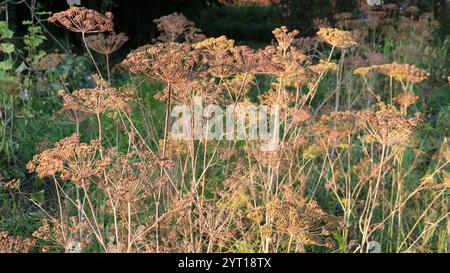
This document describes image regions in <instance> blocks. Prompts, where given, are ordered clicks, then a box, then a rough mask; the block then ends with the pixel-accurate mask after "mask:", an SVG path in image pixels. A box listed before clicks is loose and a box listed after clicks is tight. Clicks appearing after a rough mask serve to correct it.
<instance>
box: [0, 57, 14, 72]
mask: <svg viewBox="0 0 450 273" xmlns="http://www.w3.org/2000/svg"><path fill="white" fill-rule="evenodd" d="M13 66H14V61H13V60H12V59H11V58H9V59H8V60H6V61H3V62H0V71H2V70H3V71H6V70H11V69H12V68H13Z"/></svg>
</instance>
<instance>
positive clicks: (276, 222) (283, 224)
mask: <svg viewBox="0 0 450 273" xmlns="http://www.w3.org/2000/svg"><path fill="white" fill-rule="evenodd" d="M281 200H283V201H280V200H273V201H270V202H269V203H267V205H266V213H267V214H268V216H269V218H270V219H273V223H271V227H272V228H273V229H274V230H275V231H279V232H282V233H283V234H285V235H287V236H292V237H294V238H295V240H296V241H297V242H298V243H301V244H309V245H321V246H327V247H332V245H330V244H328V243H326V241H325V240H324V238H326V237H327V236H330V234H331V233H332V231H333V230H337V229H339V228H340V227H341V224H340V223H339V221H338V220H337V219H336V218H335V217H333V216H331V215H328V214H327V213H326V212H324V211H323V210H322V209H321V208H320V206H319V205H318V204H317V203H315V202H314V201H307V200H305V198H304V197H303V196H302V195H301V193H300V191H299V190H297V189H294V188H292V187H291V186H289V187H288V186H286V187H284V188H283V189H282V198H281Z"/></svg>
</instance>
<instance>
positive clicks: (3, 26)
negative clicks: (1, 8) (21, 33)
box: [0, 21, 14, 39]
mask: <svg viewBox="0 0 450 273" xmlns="http://www.w3.org/2000/svg"><path fill="white" fill-rule="evenodd" d="M13 35H14V32H12V31H11V30H10V29H9V28H8V24H7V23H6V22H5V21H0V37H1V38H2V39H11V38H12V36H13Z"/></svg>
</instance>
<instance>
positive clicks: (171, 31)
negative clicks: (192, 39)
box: [153, 12, 194, 42]
mask: <svg viewBox="0 0 450 273" xmlns="http://www.w3.org/2000/svg"><path fill="white" fill-rule="evenodd" d="M153 22H154V23H155V24H156V27H157V28H158V30H159V31H160V32H161V36H159V38H158V39H159V40H160V41H163V42H175V41H176V40H177V39H178V38H179V37H180V36H181V35H182V34H184V33H185V32H188V31H189V29H190V28H192V27H193V26H194V23H193V22H191V21H189V20H188V19H187V18H186V17H185V16H184V15H183V14H181V13H177V12H175V13H172V14H169V15H166V16H162V17H160V18H158V19H155V20H153Z"/></svg>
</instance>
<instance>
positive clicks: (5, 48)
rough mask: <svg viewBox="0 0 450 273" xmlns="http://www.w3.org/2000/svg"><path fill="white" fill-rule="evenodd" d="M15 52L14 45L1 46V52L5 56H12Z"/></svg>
mask: <svg viewBox="0 0 450 273" xmlns="http://www.w3.org/2000/svg"><path fill="white" fill-rule="evenodd" d="M14 50H16V48H15V46H14V44H10V43H3V44H0V51H1V52H3V53H5V54H11V53H13V52H14Z"/></svg>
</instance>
